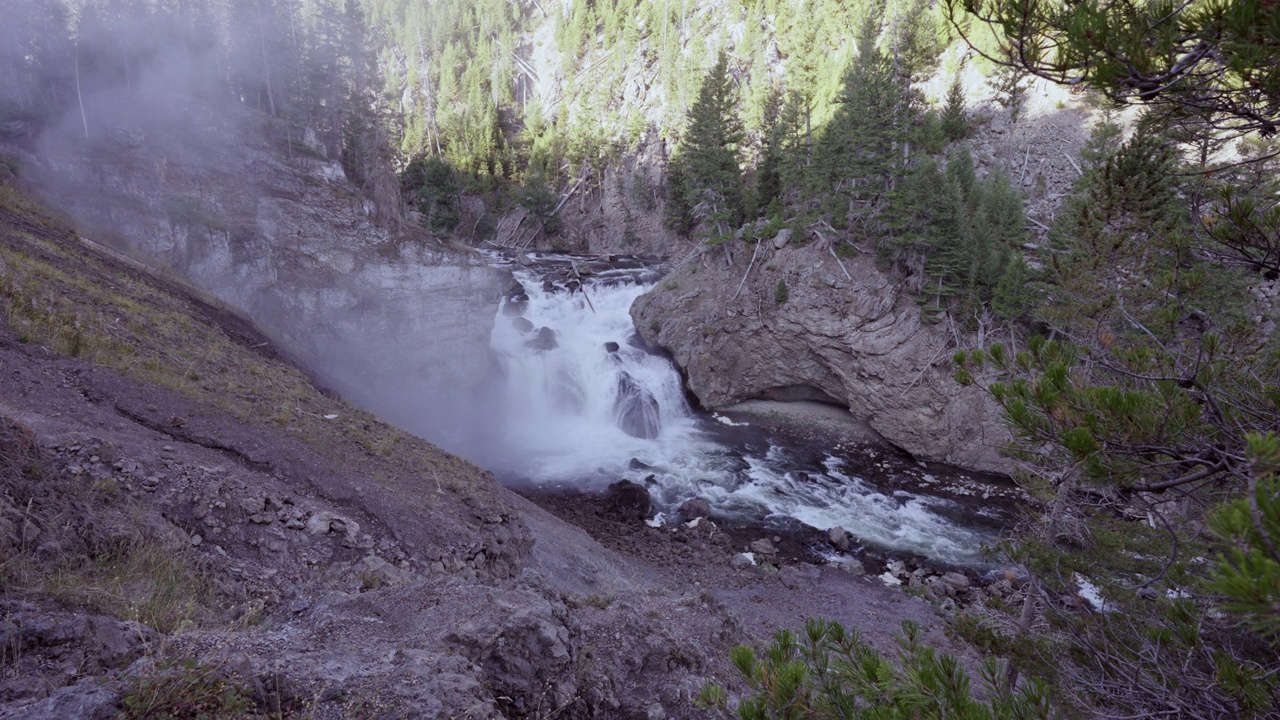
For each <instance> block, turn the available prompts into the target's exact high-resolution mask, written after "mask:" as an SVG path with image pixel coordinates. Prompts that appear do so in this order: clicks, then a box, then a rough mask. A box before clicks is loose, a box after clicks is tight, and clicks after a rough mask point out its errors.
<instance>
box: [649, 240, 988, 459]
mask: <svg viewBox="0 0 1280 720" xmlns="http://www.w3.org/2000/svg"><path fill="white" fill-rule="evenodd" d="M787 252H788V253H791V254H794V255H795V256H796V257H795V266H796V267H805V268H812V269H813V270H812V271H810V272H812V275H811V276H809V279H807V280H803V281H802V280H801V279H800V278H796V279H794V280H792V279H790V278H789V279H788V281H787V287H788V291H789V300H788V302H787V303H786V304H785V305H782V306H779V307H776V308H775V309H773V310H772V311H771V312H772V313H773V315H771V316H770V317H769V318H759V317H756V316H755V315H754V314H739V315H735V316H729V317H726V309H740V308H738V307H737V306H736V305H734V304H733V303H730V305H729V306H726V305H725V303H726V298H727V297H731V296H732V295H733V294H734V288H736V287H737V285H738V284H739V283H740V282H741V281H742V277H743V274H744V271H745V264H746V260H741V259H740V260H739V261H738V262H736V263H734V264H733V265H731V266H725V264H723V263H704V264H703V265H701V266H700V267H699V271H698V273H697V274H692V273H690V274H683V273H682V274H681V275H680V289H681V292H678V293H675V292H665V291H663V290H662V289H661V287H659V288H657V289H655V290H652V291H650V292H648V293H646V294H645V295H642V296H641V297H639V298H637V299H636V301H635V303H634V304H633V305H632V306H631V317H632V320H633V321H634V323H635V328H636V330H637V332H639V333H640V334H641V336H642V337H643V338H644V340H645V342H647V343H649V344H650V345H657V346H660V347H663V348H665V349H667V350H668V351H670V353H671V355H672V358H673V359H674V361H675V362H676V364H677V365H679V366H680V368H681V369H682V370H683V372H684V375H685V377H686V378H687V386H688V388H689V390H690V392H692V393H693V394H694V395H695V396H697V398H698V400H699V401H700V402H701V403H702V405H703V407H705V408H708V409H712V410H718V409H723V408H726V407H730V406H732V405H735V404H737V403H741V402H744V401H747V400H750V399H753V398H759V397H762V396H764V395H765V394H767V393H768V392H770V391H771V390H773V389H775V388H789V387H806V388H812V389H813V390H815V391H817V392H820V393H821V395H822V396H825V397H829V398H832V399H834V400H836V401H838V402H839V403H840V404H841V405H843V406H845V407H847V408H854V409H856V410H855V413H856V415H855V417H854V418H853V419H854V420H856V421H861V422H863V423H866V424H867V425H868V426H869V427H870V428H871V429H872V430H874V431H875V432H876V433H878V434H879V435H880V436H881V437H883V438H884V439H885V440H887V441H889V442H891V443H892V444H894V445H897V446H898V447H901V448H903V449H904V450H906V451H907V452H909V453H911V454H912V455H914V456H916V457H919V458H923V459H929V460H940V461H946V462H948V463H951V464H953V465H959V466H962V467H966V468H972V469H979V470H992V471H998V472H1003V471H1007V470H1009V469H1010V463H1009V460H1008V459H1007V458H1003V457H1001V456H1000V454H999V452H998V451H997V448H999V447H1000V446H1001V444H1002V442H1004V440H1005V439H1006V438H1008V437H1009V435H1008V430H1007V429H1006V428H1005V427H1004V426H1003V425H1002V424H1001V422H1000V414H999V408H998V407H996V406H995V403H994V401H992V400H991V398H990V397H989V396H988V395H987V394H986V393H984V392H983V391H982V390H981V389H979V388H976V387H965V386H961V385H960V384H958V383H955V382H953V381H952V380H951V378H950V372H951V371H950V369H949V368H948V367H947V365H946V363H944V362H941V361H939V360H937V358H938V357H939V356H941V355H945V354H946V353H945V352H944V351H945V348H946V347H948V344H949V343H951V342H952V341H953V338H952V337H951V334H950V330H949V329H948V328H947V327H946V326H945V324H934V323H929V322H927V321H926V320H925V319H924V318H922V317H921V311H920V307H919V306H918V304H917V303H915V302H914V301H913V300H914V299H913V296H912V293H911V291H910V290H909V289H908V288H906V287H905V286H904V285H903V280H902V279H900V278H898V277H895V276H890V275H888V274H886V273H885V272H883V271H882V270H881V269H880V268H878V267H877V266H876V263H875V259H874V257H873V254H868V255H866V256H859V257H855V258H848V259H843V260H842V261H841V262H843V264H844V268H845V270H847V271H848V273H849V275H850V276H851V277H852V279H853V281H852V282H847V281H846V279H845V276H844V270H842V269H841V268H840V267H838V266H837V265H836V261H835V258H832V257H831V255H830V253H828V252H826V250H825V248H820V247H818V246H817V245H816V244H815V245H812V246H805V247H797V246H795V245H794V244H793V245H790V246H788V248H787ZM824 278H832V279H834V280H835V281H836V284H837V285H838V286H839V287H836V288H833V287H830V286H829V285H828V283H827V282H825V280H824ZM777 282H778V278H777V276H776V274H771V273H753V274H752V275H750V276H748V280H747V285H746V286H745V287H744V288H743V291H742V296H743V297H745V298H760V297H764V298H769V299H772V297H773V292H774V289H775V288H774V286H775V285H776V284H777ZM754 302H755V300H754V299H753V300H750V304H751V305H752V306H754ZM741 304H743V302H742V298H739V303H738V305H741ZM766 323H767V326H766ZM710 324H714V325H715V327H716V332H715V333H713V334H711V335H707V336H704V335H703V334H702V333H698V332H688V328H691V327H693V328H700V327H703V326H704V325H710ZM966 342H967V343H968V344H970V345H976V344H977V343H976V340H970V341H966Z"/></svg>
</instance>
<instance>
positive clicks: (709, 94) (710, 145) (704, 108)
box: [680, 52, 744, 234]
mask: <svg viewBox="0 0 1280 720" xmlns="http://www.w3.org/2000/svg"><path fill="white" fill-rule="evenodd" d="M688 123H689V124H688V128H687V129H686V131H685V136H684V140H683V142H682V143H681V145H680V154H681V157H682V158H683V172H684V180H685V182H686V183H687V187H688V190H689V193H690V195H691V196H692V197H693V199H694V201H695V203H696V204H695V206H694V208H695V212H696V213H697V214H698V215H699V216H700V217H699V219H702V220H706V221H708V222H710V223H711V224H712V225H714V226H715V227H716V230H717V232H718V233H720V234H724V233H725V232H726V231H727V230H728V229H729V228H731V227H735V226H737V225H739V224H741V222H742V217H743V211H744V204H743V191H742V170H741V168H740V167H739V157H738V153H739V146H740V145H741V143H742V140H743V129H742V122H741V120H739V119H738V92H737V88H736V87H735V86H734V82H733V78H732V77H731V76H730V74H729V58H728V56H727V55H725V54H724V53H723V52H721V53H720V55H719V57H718V58H717V60H716V63H715V65H713V66H712V68H711V71H710V72H709V73H708V74H707V77H706V79H705V80H704V81H703V83H702V88H701V90H699V92H698V99H697V101H696V102H695V103H694V104H693V107H692V108H690V110H689V118H688Z"/></svg>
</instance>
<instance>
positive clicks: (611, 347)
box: [604, 341, 620, 353]
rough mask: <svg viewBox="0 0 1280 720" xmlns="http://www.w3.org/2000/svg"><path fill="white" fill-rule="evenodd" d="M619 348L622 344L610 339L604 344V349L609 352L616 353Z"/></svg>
mask: <svg viewBox="0 0 1280 720" xmlns="http://www.w3.org/2000/svg"><path fill="white" fill-rule="evenodd" d="M619 348H620V346H619V345H618V343H616V342H613V341H610V342H607V343H605V344H604V351H605V352H607V353H616V352H618V350H619Z"/></svg>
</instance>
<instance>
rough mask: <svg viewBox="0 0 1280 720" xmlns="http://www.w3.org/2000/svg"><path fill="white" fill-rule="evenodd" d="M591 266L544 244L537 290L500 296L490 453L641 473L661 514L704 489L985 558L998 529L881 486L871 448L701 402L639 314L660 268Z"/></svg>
mask: <svg viewBox="0 0 1280 720" xmlns="http://www.w3.org/2000/svg"><path fill="white" fill-rule="evenodd" d="M579 267H580V266H579V265H577V264H576V261H575V260H574V259H573V258H569V257H566V256H544V257H540V258H538V259H537V261H536V262H535V263H534V264H533V265H532V266H530V267H518V268H516V269H515V270H514V271H513V275H514V277H515V279H516V281H518V283H519V285H520V286H521V288H522V289H523V295H524V296H527V300H525V299H524V297H517V298H512V297H508V298H506V299H504V301H503V303H502V306H501V307H500V308H499V310H498V313H497V316H496V318H495V322H494V328H493V331H492V335H491V348H492V350H493V353H494V356H495V357H496V358H497V362H498V364H499V366H500V368H501V370H502V381H501V382H502V387H501V389H500V393H501V394H502V407H503V408H504V412H503V413H501V417H500V418H499V419H498V420H497V421H496V422H495V425H494V427H492V428H491V432H492V433H493V434H494V439H495V440H496V441H497V444H498V445H499V447H501V448H502V452H501V453H499V454H498V456H497V459H491V461H490V463H489V464H490V465H491V467H493V469H494V470H495V471H496V472H498V473H499V475H500V476H502V477H504V478H507V479H509V480H515V481H518V482H524V483H530V484H534V485H537V486H543V487H561V488H564V487H574V488H579V489H584V490H590V491H599V490H603V489H604V487H605V486H607V485H608V484H610V483H613V482H616V481H617V480H619V479H628V480H632V481H635V482H638V483H642V484H645V485H646V486H647V487H648V489H649V491H650V493H651V495H652V497H653V502H654V506H655V508H657V509H658V510H659V513H660V514H659V518H660V519H661V518H663V517H667V518H673V519H674V512H673V511H674V509H675V508H677V507H679V505H680V504H681V503H683V502H684V501H686V500H689V499H691V498H695V497H696V498H703V499H705V500H706V501H708V502H709V503H710V505H711V507H712V514H713V515H715V516H718V517H725V518H729V519H733V520H738V521H748V522H766V523H767V522H769V521H770V520H775V519H778V518H792V519H794V520H798V521H800V522H802V523H804V524H806V525H809V526H812V527H814V528H818V529H821V530H826V529H829V528H832V527H837V526H839V527H843V528H845V529H846V530H847V531H849V533H851V534H852V535H853V536H855V537H856V538H858V539H859V540H861V541H862V542H864V543H867V544H870V545H873V546H876V547H878V548H881V549H883V550H888V551H896V552H903V553H911V554H918V555H923V556H925V557H928V558H931V559H933V560H936V561H940V562H945V563H950V564H956V565H973V564H977V563H980V562H981V560H982V549H983V545H984V544H985V543H989V542H991V541H992V540H993V539H994V538H993V536H992V534H991V532H990V530H989V529H987V528H980V527H976V526H975V527H969V526H966V524H965V523H963V522H959V521H957V519H956V513H955V512H951V513H948V512H946V511H947V510H948V503H950V502H951V501H950V500H948V499H946V498H942V497H936V496H929V495H925V494H921V493H916V492H907V491H902V490H896V491H889V492H885V491H882V490H880V489H877V488H876V487H875V486H873V485H872V484H871V483H870V482H868V481H867V479H866V478H865V477H863V476H862V475H861V474H860V472H859V470H858V467H859V465H863V466H864V467H869V466H870V465H871V464H872V463H873V462H874V455H873V454H871V451H867V453H868V454H867V455H866V456H863V457H858V456H854V457H849V456H848V455H847V454H838V453H836V452H830V453H826V452H818V453H817V454H816V455H815V453H813V452H812V448H804V449H801V448H795V447H789V446H788V444H787V442H786V441H785V440H783V439H780V438H778V437H772V436H769V435H768V434H766V433H762V432H759V431H755V432H753V431H750V430H749V429H747V428H743V427H742V426H741V423H725V422H721V421H718V419H717V418H716V417H713V416H712V415H710V414H708V413H704V412H701V411H698V410H696V409H694V408H693V407H691V406H690V404H689V402H688V400H687V399H686V396H685V393H684V388H683V385H682V380H681V377H680V374H679V371H678V370H677V368H676V367H675V365H674V364H673V363H672V361H671V360H670V359H669V358H668V357H666V356H664V355H663V354H661V353H659V352H655V351H653V350H652V349H649V348H646V347H644V345H643V343H642V342H641V341H639V339H638V336H637V334H636V332H635V329H634V327H633V325H632V321H631V316H630V314H629V311H630V308H631V304H632V303H633V302H634V301H635V300H636V298H638V297H639V296H640V295H642V294H643V293H645V292H647V291H648V290H650V289H651V288H652V287H653V286H654V284H655V283H656V282H657V280H658V275H657V274H656V273H655V272H653V271H652V270H651V269H645V268H640V269H635V268H632V269H610V270H604V271H601V272H596V273H592V274H591V275H585V276H584V275H578V274H577V272H576V268H579ZM582 267H585V266H582ZM719 420H725V419H724V418H720V419H719ZM951 509H952V510H954V508H951Z"/></svg>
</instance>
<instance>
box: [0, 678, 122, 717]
mask: <svg viewBox="0 0 1280 720" xmlns="http://www.w3.org/2000/svg"><path fill="white" fill-rule="evenodd" d="M118 701H119V696H118V695H117V694H116V693H115V692H114V691H112V690H109V689H107V688H105V687H103V686H101V685H99V684H97V683H95V682H93V681H90V680H86V681H84V682H81V683H77V684H75V685H69V686H67V687H61V688H58V689H57V690H54V691H53V694H52V695H50V696H49V697H47V698H45V699H44V700H41V701H40V702H38V703H35V704H34V705H29V706H27V707H25V708H20V709H17V710H13V711H10V712H7V713H6V712H0V718H3V719H4V720H10V719H12V720H18V718H22V719H23V720H107V718H112V717H115V715H116V706H117V704H118ZM10 713H11V714H10Z"/></svg>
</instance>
